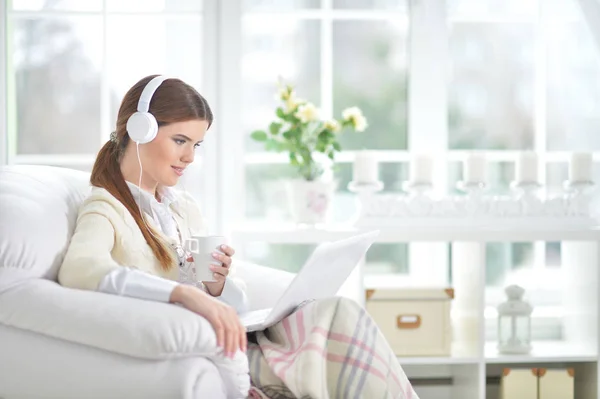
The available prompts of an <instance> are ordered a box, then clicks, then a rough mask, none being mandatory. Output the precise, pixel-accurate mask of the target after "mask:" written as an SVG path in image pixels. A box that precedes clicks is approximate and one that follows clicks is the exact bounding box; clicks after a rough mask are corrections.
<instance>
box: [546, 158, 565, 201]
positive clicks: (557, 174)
mask: <svg viewBox="0 0 600 399" xmlns="http://www.w3.org/2000/svg"><path fill="white" fill-rule="evenodd" d="M568 178H569V166H568V164H567V163H566V162H552V163H548V164H547V165H546V185H545V189H546V192H547V193H548V194H549V195H558V194H562V193H564V189H563V184H564V182H565V180H567V179H568Z"/></svg>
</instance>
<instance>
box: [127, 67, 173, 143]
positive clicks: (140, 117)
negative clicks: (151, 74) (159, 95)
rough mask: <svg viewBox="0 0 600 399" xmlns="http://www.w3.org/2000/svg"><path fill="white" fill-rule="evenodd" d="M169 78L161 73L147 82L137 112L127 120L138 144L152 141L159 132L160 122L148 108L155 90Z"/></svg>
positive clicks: (133, 138)
mask: <svg viewBox="0 0 600 399" xmlns="http://www.w3.org/2000/svg"><path fill="white" fill-rule="evenodd" d="M167 79H169V77H167V76H162V75H159V76H156V77H155V78H153V79H152V80H150V81H149V82H148V84H146V86H145V87H144V90H142V94H141V95H140V99H139V100H138V106H137V112H135V113H133V114H132V115H131V116H130V117H129V119H128V120H127V133H128V134H129V137H130V138H131V139H132V140H133V141H135V142H136V143H138V144H145V143H149V142H151V141H152V140H154V138H155V137H156V134H157V133H158V122H156V118H154V116H153V115H152V114H151V113H150V112H148V110H149V109H150V101H151V100H152V96H153V95H154V92H156V89H158V87H159V86H160V85H161V84H162V82H164V81H165V80H167Z"/></svg>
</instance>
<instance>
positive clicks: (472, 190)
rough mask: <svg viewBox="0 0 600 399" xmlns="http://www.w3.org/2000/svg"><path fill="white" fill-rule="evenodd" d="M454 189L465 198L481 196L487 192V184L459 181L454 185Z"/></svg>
mask: <svg viewBox="0 0 600 399" xmlns="http://www.w3.org/2000/svg"><path fill="white" fill-rule="evenodd" d="M456 188H457V189H459V190H460V191H462V192H463V193H466V194H467V196H481V195H483V193H484V192H485V191H486V190H487V184H486V183H485V182H482V181H480V182H467V181H463V180H461V181H459V182H457V183H456Z"/></svg>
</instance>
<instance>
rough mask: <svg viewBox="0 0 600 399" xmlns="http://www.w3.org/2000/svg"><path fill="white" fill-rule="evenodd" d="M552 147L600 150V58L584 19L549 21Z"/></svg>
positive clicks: (555, 148)
mask: <svg viewBox="0 0 600 399" xmlns="http://www.w3.org/2000/svg"><path fill="white" fill-rule="evenodd" d="M547 31H548V35H549V36H548V38H547V42H548V43H549V46H548V58H547V64H546V66H547V71H548V72H547V76H548V81H547V88H548V90H547V109H548V112H547V113H546V115H547V119H546V120H547V127H548V149H549V150H561V151H565V150H567V151H568V150H575V151H577V150H579V151H581V150H586V151H587V150H599V149H600V136H599V135H598V134H597V130H598V125H599V123H600V61H599V60H598V58H597V57H598V47H596V45H595V43H594V40H593V37H592V35H591V33H590V31H589V29H588V28H587V26H586V25H585V23H584V22H583V21H582V22H577V23H553V24H548V29H547Z"/></svg>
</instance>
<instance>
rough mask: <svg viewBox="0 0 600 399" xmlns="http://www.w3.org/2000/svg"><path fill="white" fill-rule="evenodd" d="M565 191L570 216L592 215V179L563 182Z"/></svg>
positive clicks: (593, 186) (593, 185)
mask: <svg viewBox="0 0 600 399" xmlns="http://www.w3.org/2000/svg"><path fill="white" fill-rule="evenodd" d="M563 187H564V189H565V191H566V192H567V201H568V203H569V206H568V214H569V215H570V216H584V217H589V216H592V212H591V210H592V206H591V203H592V199H593V193H594V188H595V184H594V182H593V181H571V180H567V181H565V182H564V183H563Z"/></svg>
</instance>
